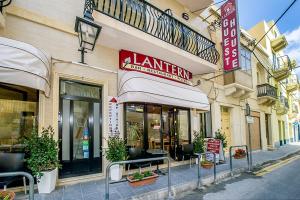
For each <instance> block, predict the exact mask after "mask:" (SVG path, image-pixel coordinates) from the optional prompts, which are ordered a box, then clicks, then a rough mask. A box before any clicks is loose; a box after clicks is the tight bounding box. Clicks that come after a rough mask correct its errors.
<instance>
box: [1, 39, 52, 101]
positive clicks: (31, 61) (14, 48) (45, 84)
mask: <svg viewBox="0 0 300 200" xmlns="http://www.w3.org/2000/svg"><path fill="white" fill-rule="evenodd" d="M50 63H51V62H50V58H49V57H48V56H47V55H46V54H45V53H44V52H42V51H41V50H39V49H37V48H35V47H33V46H32V45H29V44H26V43H23V42H19V41H15V40H11V39H8V38H3V37H0V82H2V83H10V84H15V85H21V86H26V87H30V88H34V89H37V90H41V91H44V92H45V95H46V96H49V93H50V72H51V69H50V67H51V64H50Z"/></svg>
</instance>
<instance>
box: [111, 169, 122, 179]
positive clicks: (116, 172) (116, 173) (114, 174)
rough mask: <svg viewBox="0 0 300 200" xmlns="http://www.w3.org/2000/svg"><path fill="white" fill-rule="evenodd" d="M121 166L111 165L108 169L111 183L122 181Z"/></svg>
mask: <svg viewBox="0 0 300 200" xmlns="http://www.w3.org/2000/svg"><path fill="white" fill-rule="evenodd" d="M122 174H123V165H113V166H111V167H110V179H111V180H112V181H119V180H121V179H122Z"/></svg>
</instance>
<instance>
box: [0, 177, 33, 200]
mask: <svg viewBox="0 0 300 200" xmlns="http://www.w3.org/2000/svg"><path fill="white" fill-rule="evenodd" d="M10 176H25V177H27V178H28V179H29V200H34V188H33V186H34V179H33V177H32V175H31V174H29V173H27V172H6V173H0V177H10Z"/></svg>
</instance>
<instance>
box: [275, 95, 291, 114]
mask: <svg viewBox="0 0 300 200" xmlns="http://www.w3.org/2000/svg"><path fill="white" fill-rule="evenodd" d="M288 111H289V102H288V99H287V98H286V97H284V96H279V97H278V100H277V102H276V113H277V114H278V115H285V114H287V113H288Z"/></svg>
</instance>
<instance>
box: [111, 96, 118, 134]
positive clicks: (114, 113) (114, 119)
mask: <svg viewBox="0 0 300 200" xmlns="http://www.w3.org/2000/svg"><path fill="white" fill-rule="evenodd" d="M108 99H109V103H108V132H109V135H110V136H114V135H117V134H119V133H120V132H119V113H118V110H119V105H118V101H117V98H116V97H108Z"/></svg>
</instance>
